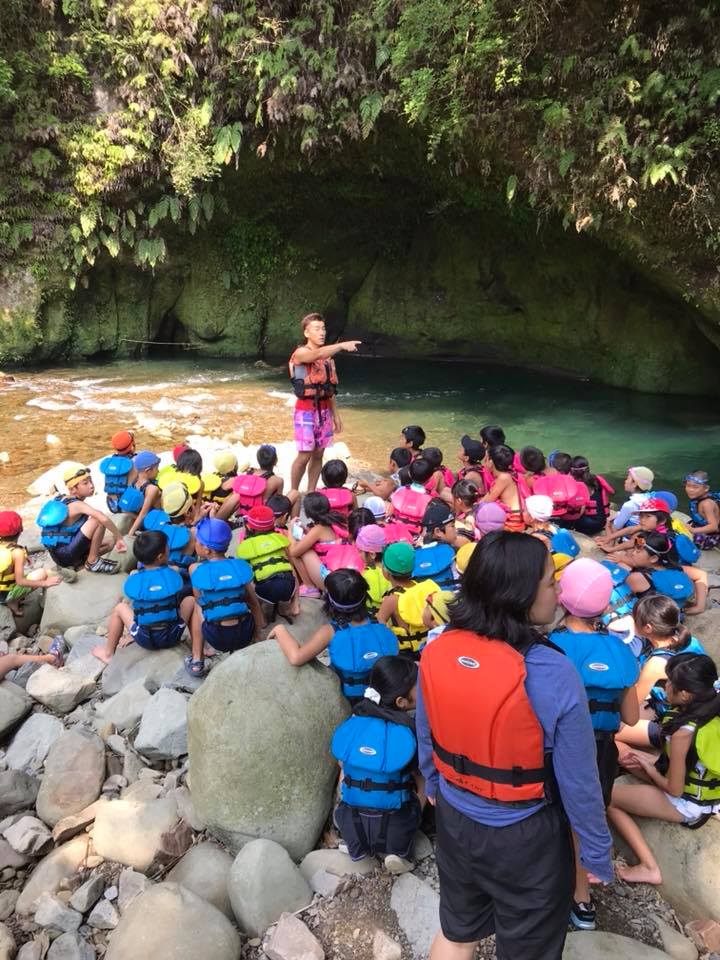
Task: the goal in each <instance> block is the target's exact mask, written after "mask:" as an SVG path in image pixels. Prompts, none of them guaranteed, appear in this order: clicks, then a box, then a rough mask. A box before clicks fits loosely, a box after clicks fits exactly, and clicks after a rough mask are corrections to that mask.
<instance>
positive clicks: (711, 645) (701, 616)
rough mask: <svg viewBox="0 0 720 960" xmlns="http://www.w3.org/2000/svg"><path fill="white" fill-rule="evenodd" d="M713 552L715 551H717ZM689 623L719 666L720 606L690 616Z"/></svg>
mask: <svg viewBox="0 0 720 960" xmlns="http://www.w3.org/2000/svg"><path fill="white" fill-rule="evenodd" d="M707 552H710V551H707ZM712 552H713V553H714V552H715V551H712ZM703 556H704V554H703ZM718 556H720V554H718ZM716 595H717V591H716V590H713V591H712V592H711V593H710V596H711V597H714V596H716ZM687 625H688V627H689V629H690V630H692V632H693V635H694V636H696V637H697V638H698V640H702V644H703V646H704V647H705V649H706V650H707V652H708V653H709V654H710V656H711V657H712V658H713V660H714V661H715V663H716V664H717V665H718V667H720V607H713V606H710V607H709V608H708V609H707V610H705V612H704V613H698V614H697V615H696V616H694V617H688V621H687Z"/></svg>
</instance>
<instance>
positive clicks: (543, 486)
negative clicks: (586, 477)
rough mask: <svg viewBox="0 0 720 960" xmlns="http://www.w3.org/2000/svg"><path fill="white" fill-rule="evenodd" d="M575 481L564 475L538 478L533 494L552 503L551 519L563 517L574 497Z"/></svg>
mask: <svg viewBox="0 0 720 960" xmlns="http://www.w3.org/2000/svg"><path fill="white" fill-rule="evenodd" d="M576 490H577V480H573V478H572V477H571V476H569V475H568V474H566V473H553V474H551V475H550V476H549V477H548V476H545V477H538V478H537V480H536V481H535V484H534V485H533V493H535V494H542V495H544V496H546V497H550V499H551V500H552V502H553V512H552V515H553V517H564V516H565V514H566V513H567V510H568V505H569V504H570V503H571V502H572V500H573V498H574V497H575V496H576Z"/></svg>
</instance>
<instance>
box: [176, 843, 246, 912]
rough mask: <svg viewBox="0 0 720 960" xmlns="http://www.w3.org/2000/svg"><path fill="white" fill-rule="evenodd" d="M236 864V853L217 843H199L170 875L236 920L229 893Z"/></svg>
mask: <svg viewBox="0 0 720 960" xmlns="http://www.w3.org/2000/svg"><path fill="white" fill-rule="evenodd" d="M232 864H233V862H232V857H231V856H230V855H229V854H227V853H226V852H225V851H224V850H223V849H222V847H219V846H218V845H217V844H216V843H198V844H197V846H194V847H190V849H189V850H188V852H187V853H186V854H185V856H184V857H183V858H182V859H181V860H180V861H179V862H178V863H176V864H175V866H174V867H173V868H172V870H171V871H170V873H169V874H168V875H167V878H168V880H170V881H171V882H173V883H180V884H182V886H183V887H185V888H186V889H188V890H191V891H192V892H193V893H195V894H197V896H198V897H202V899H203V900H207V902H208V903H211V904H212V905H213V906H214V907H217V909H218V910H221V911H222V912H223V913H224V914H225V916H226V917H229V918H230V919H231V920H232V919H233V911H232V906H231V904H230V894H229V893H228V879H229V877H230V869H231V868H232Z"/></svg>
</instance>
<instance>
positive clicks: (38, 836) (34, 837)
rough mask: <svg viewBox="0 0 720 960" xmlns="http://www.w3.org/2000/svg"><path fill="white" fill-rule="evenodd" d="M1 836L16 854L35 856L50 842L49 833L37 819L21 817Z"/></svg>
mask: <svg viewBox="0 0 720 960" xmlns="http://www.w3.org/2000/svg"><path fill="white" fill-rule="evenodd" d="M3 836H4V837H5V839H6V840H7V842H8V843H9V844H10V846H11V847H12V848H13V850H16V851H17V852H18V853H26V854H28V856H31V857H32V856H35V855H36V854H38V853H40V852H41V851H42V850H43V848H44V847H46V846H47V845H48V843H50V842H51V841H52V836H51V835H50V831H49V830H48V828H47V827H46V826H45V824H44V823H43V822H42V821H41V820H38V819H37V817H21V818H20V820H18V821H17V822H16V823H14V824H13V825H12V826H11V827H8V828H7V829H6V830H4V831H3Z"/></svg>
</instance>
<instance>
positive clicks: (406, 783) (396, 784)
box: [343, 774, 415, 793]
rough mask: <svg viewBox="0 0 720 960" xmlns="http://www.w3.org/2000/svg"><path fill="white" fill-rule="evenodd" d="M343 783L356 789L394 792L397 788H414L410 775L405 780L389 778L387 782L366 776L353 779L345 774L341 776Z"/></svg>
mask: <svg viewBox="0 0 720 960" xmlns="http://www.w3.org/2000/svg"><path fill="white" fill-rule="evenodd" d="M343 783H344V784H345V786H346V787H355V788H356V789H358V790H368V791H369V790H381V791H383V793H396V792H397V791H398V790H414V789H415V781H414V780H413V778H412V777H409V778H408V779H407V780H390V781H389V782H388V783H380V782H379V781H378V780H371V779H370V777H366V778H365V779H364V780H355V779H354V778H353V777H351V776H349V775H348V774H346V775H345V776H344V777H343Z"/></svg>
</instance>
